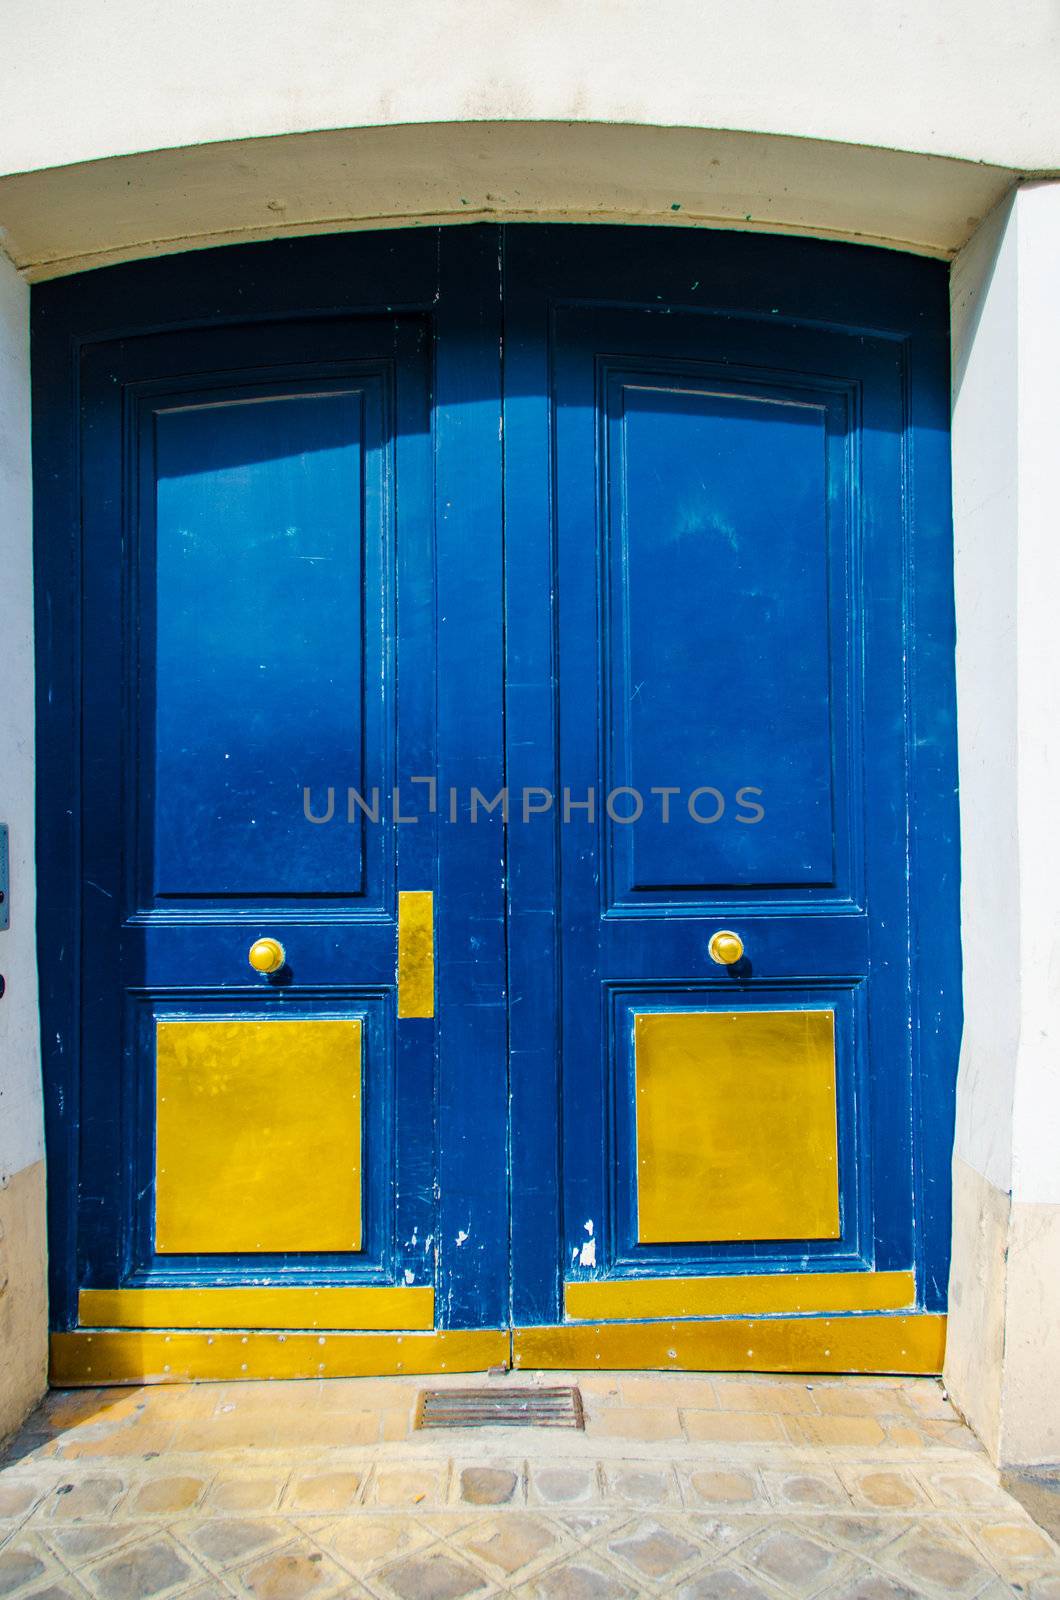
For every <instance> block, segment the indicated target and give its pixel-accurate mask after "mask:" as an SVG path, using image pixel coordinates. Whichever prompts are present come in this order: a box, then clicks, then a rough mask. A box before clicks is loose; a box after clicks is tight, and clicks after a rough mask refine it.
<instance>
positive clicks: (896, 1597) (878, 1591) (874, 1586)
mask: <svg viewBox="0 0 1060 1600" xmlns="http://www.w3.org/2000/svg"><path fill="white" fill-rule="evenodd" d="M922 1592H923V1591H918V1590H914V1589H907V1588H906V1586H905V1584H904V1583H898V1582H897V1580H896V1579H894V1578H888V1577H887V1576H886V1575H885V1574H884V1573H882V1572H877V1571H875V1569H874V1568H872V1567H868V1566H863V1568H862V1570H861V1571H860V1572H857V1573H855V1574H854V1576H853V1577H851V1578H847V1579H846V1580H845V1581H844V1582H843V1583H841V1584H840V1585H839V1586H838V1588H836V1589H834V1590H830V1591H829V1600H832V1597H833V1596H834V1600H920V1596H921V1595H922Z"/></svg>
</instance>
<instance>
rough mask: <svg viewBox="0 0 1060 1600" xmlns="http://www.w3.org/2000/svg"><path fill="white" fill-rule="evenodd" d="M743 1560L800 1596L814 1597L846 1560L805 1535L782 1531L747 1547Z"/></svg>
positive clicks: (743, 1552)
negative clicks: (815, 1591)
mask: <svg viewBox="0 0 1060 1600" xmlns="http://www.w3.org/2000/svg"><path fill="white" fill-rule="evenodd" d="M740 1560H741V1561H745V1562H746V1563H747V1565H748V1566H749V1567H750V1568H751V1569H752V1570H753V1571H754V1572H756V1573H764V1574H765V1576H766V1577H767V1578H772V1579H774V1580H775V1581H776V1582H777V1583H779V1584H782V1585H783V1587H784V1588H786V1589H790V1590H793V1591H794V1592H795V1593H796V1594H810V1593H812V1592H813V1591H814V1590H815V1589H818V1588H820V1587H821V1585H822V1584H823V1583H824V1581H825V1579H826V1578H829V1577H831V1576H833V1573H834V1569H836V1568H837V1567H838V1566H839V1564H840V1562H841V1561H842V1560H843V1557H842V1556H841V1555H839V1553H838V1552H837V1551H835V1550H833V1549H829V1548H828V1547H827V1546H825V1545H822V1544H819V1543H818V1542H817V1540H816V1539H809V1538H807V1537H806V1535H805V1534H802V1533H799V1532H797V1531H796V1530H793V1529H790V1528H784V1527H780V1528H777V1529H776V1530H775V1531H774V1532H770V1533H767V1534H766V1535H765V1536H764V1537H763V1538H761V1539H757V1540H756V1541H755V1542H754V1544H753V1545H750V1546H744V1548H743V1549H742V1550H741V1551H740Z"/></svg>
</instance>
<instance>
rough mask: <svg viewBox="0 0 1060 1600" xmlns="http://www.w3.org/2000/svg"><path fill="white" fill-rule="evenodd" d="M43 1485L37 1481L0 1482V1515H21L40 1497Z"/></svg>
mask: <svg viewBox="0 0 1060 1600" xmlns="http://www.w3.org/2000/svg"><path fill="white" fill-rule="evenodd" d="M43 1493H44V1486H43V1485H42V1484H37V1483H18V1482H16V1481H15V1480H12V1481H11V1482H9V1483H0V1517H23V1516H25V1514H26V1512H27V1511H29V1510H30V1509H31V1507H32V1506H34V1505H35V1504H36V1502H37V1501H38V1500H39V1499H40V1498H41V1496H42V1494H43Z"/></svg>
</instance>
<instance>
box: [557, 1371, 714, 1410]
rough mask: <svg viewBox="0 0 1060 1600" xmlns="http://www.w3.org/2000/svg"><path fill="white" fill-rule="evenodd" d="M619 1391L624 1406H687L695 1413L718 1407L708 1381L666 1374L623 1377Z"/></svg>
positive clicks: (711, 1384) (712, 1387)
mask: <svg viewBox="0 0 1060 1600" xmlns="http://www.w3.org/2000/svg"><path fill="white" fill-rule="evenodd" d="M583 1387H584V1385H583ZM620 1387H621V1392H622V1402H623V1404H624V1405H627V1406H677V1407H682V1406H687V1407H689V1408H691V1409H692V1410H696V1411H712V1410H714V1409H715V1408H716V1406H717V1404H718V1397H717V1393H716V1391H715V1389H714V1385H713V1383H712V1382H711V1380H710V1379H709V1378H699V1377H684V1376H681V1377H677V1376H672V1375H670V1374H669V1373H665V1372H663V1373H659V1374H658V1375H657V1376H656V1375H652V1376H648V1377H645V1376H642V1375H641V1374H640V1373H635V1374H631V1375H628V1376H626V1375H623V1377H622V1378H621V1379H620Z"/></svg>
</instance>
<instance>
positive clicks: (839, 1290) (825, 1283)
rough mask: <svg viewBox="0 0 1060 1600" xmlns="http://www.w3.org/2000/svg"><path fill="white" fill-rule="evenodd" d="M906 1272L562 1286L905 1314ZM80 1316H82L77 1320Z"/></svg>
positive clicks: (594, 1292) (690, 1307) (583, 1309)
mask: <svg viewBox="0 0 1060 1600" xmlns="http://www.w3.org/2000/svg"><path fill="white" fill-rule="evenodd" d="M915 1303H916V1279H915V1278H914V1276H913V1274H912V1273H911V1272H762V1273H756V1274H754V1275H753V1276H752V1275H751V1274H746V1275H743V1274H741V1275H740V1276H732V1277H727V1276H726V1277H720V1276H719V1277H702V1278H612V1279H607V1278H596V1279H583V1280H581V1281H580V1282H572V1283H568V1284H566V1285H565V1286H564V1309H565V1311H566V1314H567V1316H568V1317H571V1318H578V1319H584V1320H586V1321H596V1320H598V1319H603V1320H604V1321H610V1320H615V1321H618V1320H629V1319H632V1318H645V1317H724V1316H730V1317H732V1316H737V1317H747V1316H754V1317H762V1316H770V1315H776V1314H778V1313H783V1312H799V1311H801V1312H810V1311H814V1312H821V1311H823V1312H826V1313H827V1312H832V1311H907V1310H911V1309H912V1307H913V1306H914V1304H915ZM83 1320H84V1318H82V1321H83Z"/></svg>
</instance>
